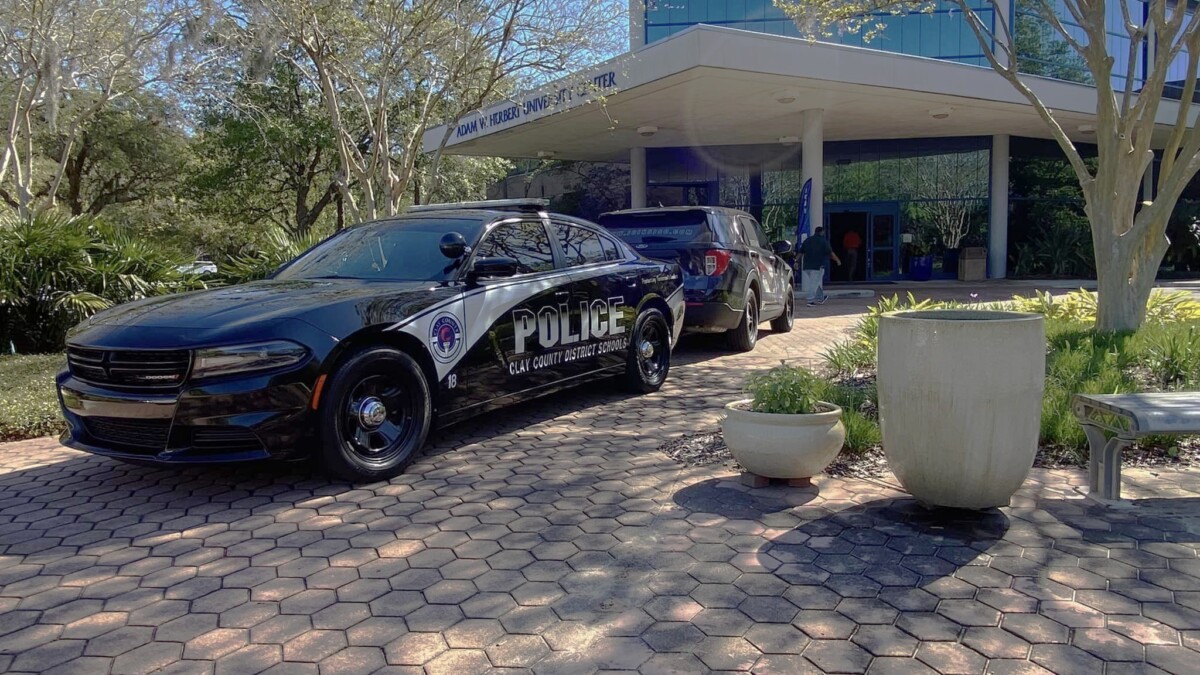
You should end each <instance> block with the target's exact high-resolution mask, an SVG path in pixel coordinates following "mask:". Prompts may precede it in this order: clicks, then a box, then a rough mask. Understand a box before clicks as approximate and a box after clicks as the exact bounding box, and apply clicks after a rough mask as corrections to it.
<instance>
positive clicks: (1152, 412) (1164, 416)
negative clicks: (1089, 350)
mask: <svg viewBox="0 0 1200 675" xmlns="http://www.w3.org/2000/svg"><path fill="white" fill-rule="evenodd" d="M1071 409H1072V410H1073V411H1074V412H1075V419H1077V420H1079V423H1080V424H1082V425H1083V431H1084V433H1086V434H1087V439H1088V446H1089V457H1088V482H1089V483H1090V486H1091V492H1092V494H1096V495H1098V496H1099V497H1100V498H1101V499H1120V498H1121V451H1122V450H1124V449H1125V448H1128V447H1129V446H1130V445H1131V444H1132V443H1133V442H1134V440H1136V439H1138V438H1141V437H1143V436H1149V435H1151V434H1164V435H1182V434H1200V392H1186V391H1185V392H1168V393H1152V394H1111V395H1092V394H1076V395H1075V398H1074V399H1073V400H1072V402H1071ZM1108 434H1112V437H1111V438H1109V437H1108Z"/></svg>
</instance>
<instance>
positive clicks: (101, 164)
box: [9, 94, 190, 215]
mask: <svg viewBox="0 0 1200 675" xmlns="http://www.w3.org/2000/svg"><path fill="white" fill-rule="evenodd" d="M173 117H174V115H173V114H172V113H171V112H170V111H168V110H167V106H166V105H165V102H164V101H162V100H161V99H159V98H157V97H154V96H151V95H148V94H141V95H137V96H130V97H127V98H124V99H121V100H119V101H115V102H113V104H112V105H110V106H108V107H107V108H106V109H105V110H102V111H100V112H98V113H97V114H96V115H95V116H93V117H92V118H91V119H90V120H88V122H87V123H86V124H84V125H83V126H82V127H81V128H80V129H79V133H78V134H77V135H76V137H75V139H74V140H73V141H72V140H71V139H69V138H67V137H66V135H64V134H50V133H47V134H46V135H45V136H44V139H43V142H42V143H41V145H43V146H44V151H43V153H42V154H43V155H44V156H46V157H50V158H60V157H64V156H65V157H66V159H67V161H66V163H65V165H64V167H63V178H62V181H61V182H60V183H59V189H58V194H57V195H56V197H57V201H58V202H59V203H60V204H61V205H62V206H63V207H65V208H66V209H67V210H68V211H70V213H71V214H72V215H81V214H85V213H87V214H92V215H98V214H100V213H101V212H102V211H104V210H105V209H106V208H108V207H110V206H116V205H119V204H131V203H139V202H144V201H147V200H152V199H156V198H162V197H169V196H170V195H171V194H172V192H173V190H174V188H175V187H176V186H177V184H178V179H179V176H180V174H182V173H183V171H184V167H185V166H186V165H187V163H188V157H189V155H190V150H189V147H188V142H187V137H186V135H185V134H184V133H183V131H182V130H181V129H180V126H181V125H180V123H179V122H178V120H176V119H173ZM68 144H69V145H70V147H69V148H68V147H66V146H67V145H68ZM49 189H50V185H49V184H45V185H44V186H42V187H41V188H40V189H39V191H38V193H37V194H38V195H41V196H45V195H46V194H47V193H48V192H49ZM9 204H10V205H11V206H13V207H18V204H16V203H14V202H11V201H10V202H9Z"/></svg>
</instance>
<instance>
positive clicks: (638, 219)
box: [600, 211, 713, 246]
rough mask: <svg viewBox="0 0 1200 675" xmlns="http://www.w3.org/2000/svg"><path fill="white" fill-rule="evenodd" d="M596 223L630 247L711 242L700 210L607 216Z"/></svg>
mask: <svg viewBox="0 0 1200 675" xmlns="http://www.w3.org/2000/svg"><path fill="white" fill-rule="evenodd" d="M600 224H601V225H603V226H604V227H606V228H608V229H609V230H610V231H612V233H613V234H615V235H617V236H618V237H620V238H622V239H624V240H625V241H627V242H629V243H630V244H634V245H635V246H636V245H637V244H678V243H684V244H703V243H710V242H711V241H712V240H713V237H712V230H711V229H709V226H708V214H707V213H705V212H704V211H662V212H657V213H656V212H649V213H608V214H605V215H602V216H600Z"/></svg>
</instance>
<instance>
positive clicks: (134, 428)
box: [83, 417, 171, 454]
mask: <svg viewBox="0 0 1200 675" xmlns="http://www.w3.org/2000/svg"><path fill="white" fill-rule="evenodd" d="M83 424H84V427H85V428H86V429H87V432H88V435H90V436H91V437H92V438H93V439H95V440H96V441H97V442H99V443H104V444H107V445H111V446H113V448H114V449H116V450H123V451H126V452H134V453H138V454H155V453H158V452H161V451H163V450H165V449H166V447H167V439H168V438H169V437H170V434H171V420H167V419H149V420H146V419H133V418H125V417H85V418H83Z"/></svg>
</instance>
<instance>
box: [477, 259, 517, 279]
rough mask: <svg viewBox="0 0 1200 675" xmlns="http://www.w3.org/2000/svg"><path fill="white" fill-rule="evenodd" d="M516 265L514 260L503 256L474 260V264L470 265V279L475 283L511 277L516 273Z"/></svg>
mask: <svg viewBox="0 0 1200 675" xmlns="http://www.w3.org/2000/svg"><path fill="white" fill-rule="evenodd" d="M518 265H519V263H517V261H516V260H513V259H512V258H506V257H504V256H496V257H495V258H476V259H475V262H474V263H472V264H471V272H470V278H471V280H472V281H475V280H478V279H500V278H504V277H511V276H513V275H515V274H516V273H517V271H518Z"/></svg>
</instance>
